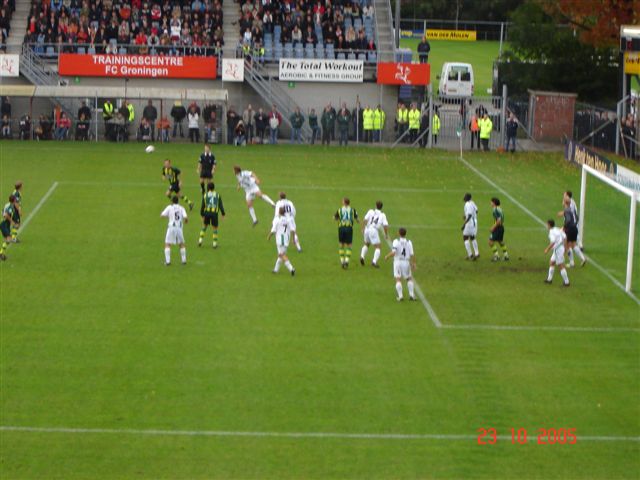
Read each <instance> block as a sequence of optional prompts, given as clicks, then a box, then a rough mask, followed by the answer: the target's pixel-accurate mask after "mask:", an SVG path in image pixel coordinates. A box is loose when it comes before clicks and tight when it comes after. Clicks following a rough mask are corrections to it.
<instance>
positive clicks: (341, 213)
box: [333, 198, 359, 268]
mask: <svg viewBox="0 0 640 480" xmlns="http://www.w3.org/2000/svg"><path fill="white" fill-rule="evenodd" d="M333 217H334V218H335V219H336V220H337V221H338V243H340V249H339V250H338V253H339V255H340V264H341V265H342V268H349V260H350V259H351V244H352V243H353V222H354V221H356V222H359V220H358V212H356V209H355V208H352V207H351V201H350V200H349V199H348V198H344V199H343V200H342V207H340V208H339V209H338V210H337V211H336V213H335V215H334V216H333Z"/></svg>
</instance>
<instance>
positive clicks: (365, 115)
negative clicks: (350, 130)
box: [362, 108, 373, 130]
mask: <svg viewBox="0 0 640 480" xmlns="http://www.w3.org/2000/svg"><path fill="white" fill-rule="evenodd" d="M362 128H364V129H365V130H372V129H373V110H371V109H370V108H365V109H364V111H363V112H362Z"/></svg>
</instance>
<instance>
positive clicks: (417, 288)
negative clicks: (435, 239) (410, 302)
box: [385, 238, 442, 328]
mask: <svg viewBox="0 0 640 480" xmlns="http://www.w3.org/2000/svg"><path fill="white" fill-rule="evenodd" d="M385 240H386V242H387V245H389V248H392V247H393V245H392V243H391V240H389V239H388V238H387V239H385ZM413 285H414V287H415V291H416V293H417V294H418V298H419V299H420V302H421V303H422V306H423V307H424V309H425V310H426V311H427V313H428V314H429V318H431V321H432V322H433V324H434V325H435V327H436V328H442V322H441V321H440V319H439V318H438V315H437V314H436V312H435V310H434V309H433V307H432V306H431V304H430V303H429V300H427V297H425V296H424V293H422V289H421V288H420V285H418V282H417V280H416V279H415V277H414V278H413Z"/></svg>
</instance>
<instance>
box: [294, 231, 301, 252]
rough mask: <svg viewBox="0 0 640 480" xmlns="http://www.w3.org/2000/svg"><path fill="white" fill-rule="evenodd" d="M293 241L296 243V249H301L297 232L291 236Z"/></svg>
mask: <svg viewBox="0 0 640 480" xmlns="http://www.w3.org/2000/svg"><path fill="white" fill-rule="evenodd" d="M293 241H294V242H295V243H296V248H297V249H298V250H302V247H301V246H300V239H299V238H298V234H297V233H296V234H295V235H294V236H293Z"/></svg>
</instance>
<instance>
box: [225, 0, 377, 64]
mask: <svg viewBox="0 0 640 480" xmlns="http://www.w3.org/2000/svg"><path fill="white" fill-rule="evenodd" d="M239 13H240V16H239V21H238V25H239V31H240V41H239V45H238V49H237V53H238V55H244V56H249V55H251V56H252V57H254V58H256V57H257V58H258V59H264V60H266V61H274V60H275V61H277V60H279V59H280V58H307V59H313V58H318V59H324V58H349V59H362V60H365V61H368V62H375V61H376V58H377V55H376V52H377V48H376V43H375V38H376V37H375V34H376V32H375V21H374V9H373V6H372V5H370V4H369V0H354V1H353V2H352V1H351V0H346V1H344V2H336V3H335V4H334V5H332V4H331V2H323V1H322V0H316V1H315V2H297V3H294V2H292V1H289V0H272V1H263V2H256V3H253V2H252V1H251V0H245V1H244V3H241V6H240V12H239Z"/></svg>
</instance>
